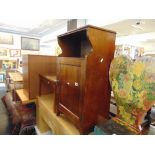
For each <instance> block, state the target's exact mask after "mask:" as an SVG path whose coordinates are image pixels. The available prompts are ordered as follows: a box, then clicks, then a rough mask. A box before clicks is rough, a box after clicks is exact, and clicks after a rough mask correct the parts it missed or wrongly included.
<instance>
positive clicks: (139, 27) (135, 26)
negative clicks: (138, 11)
mask: <svg viewBox="0 0 155 155" xmlns="http://www.w3.org/2000/svg"><path fill="white" fill-rule="evenodd" d="M131 26H132V27H134V28H136V29H140V30H143V29H144V28H143V27H141V26H139V25H131Z"/></svg>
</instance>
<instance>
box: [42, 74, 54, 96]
mask: <svg viewBox="0 0 155 155" xmlns="http://www.w3.org/2000/svg"><path fill="white" fill-rule="evenodd" d="M56 84H57V80H56V75H42V74H39V96H41V95H44V94H51V93H55V89H56Z"/></svg>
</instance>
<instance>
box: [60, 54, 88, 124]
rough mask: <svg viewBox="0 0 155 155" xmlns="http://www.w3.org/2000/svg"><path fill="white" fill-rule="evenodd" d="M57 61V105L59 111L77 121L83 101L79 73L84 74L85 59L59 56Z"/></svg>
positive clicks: (81, 81)
mask: <svg viewBox="0 0 155 155" xmlns="http://www.w3.org/2000/svg"><path fill="white" fill-rule="evenodd" d="M58 62H59V63H58V81H59V93H58V95H59V101H58V102H59V105H58V107H59V110H60V111H61V112H63V113H68V115H69V117H70V119H72V121H73V122H78V121H79V119H80V117H79V116H81V106H82V102H83V95H82V94H83V77H84V76H81V75H84V74H85V73H84V72H83V71H84V68H85V67H84V64H85V59H81V58H62V57H60V58H58ZM81 77H82V78H81ZM78 123H79V122H78Z"/></svg>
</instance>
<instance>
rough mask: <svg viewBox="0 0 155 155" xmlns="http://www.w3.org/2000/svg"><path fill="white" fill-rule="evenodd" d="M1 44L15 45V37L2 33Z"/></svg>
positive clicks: (0, 36)
mask: <svg viewBox="0 0 155 155" xmlns="http://www.w3.org/2000/svg"><path fill="white" fill-rule="evenodd" d="M0 44H10V45H12V44H13V35H12V34H8V33H4V32H0Z"/></svg>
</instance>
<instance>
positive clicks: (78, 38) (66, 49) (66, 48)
mask: <svg viewBox="0 0 155 155" xmlns="http://www.w3.org/2000/svg"><path fill="white" fill-rule="evenodd" d="M106 32H108V33H109V32H110V33H115V32H113V31H109V30H105V29H102V28H99V27H95V26H92V25H87V26H84V27H81V28H78V29H75V30H72V31H69V32H67V33H65V34H62V35H59V36H58V43H59V46H60V47H61V49H62V54H60V55H59V56H60V57H86V56H87V55H89V54H90V52H93V51H95V49H96V48H97V49H96V50H101V48H100V47H101V44H102V46H104V40H105V38H104V34H103V33H106ZM106 38H107V37H106Z"/></svg>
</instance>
